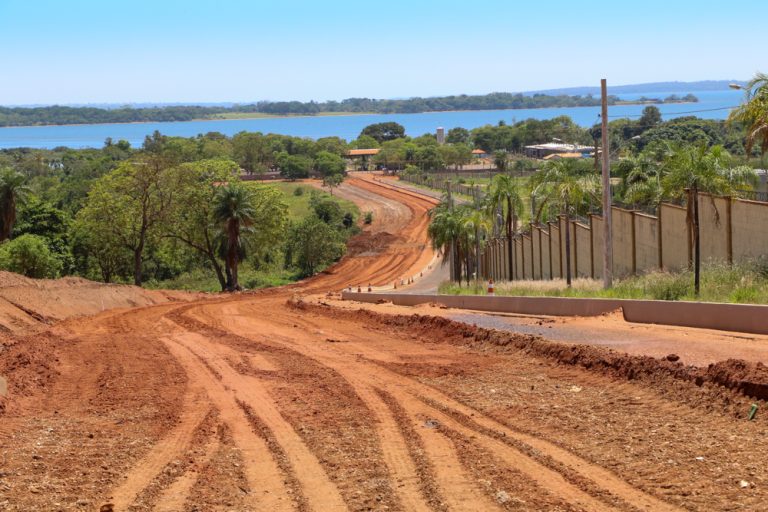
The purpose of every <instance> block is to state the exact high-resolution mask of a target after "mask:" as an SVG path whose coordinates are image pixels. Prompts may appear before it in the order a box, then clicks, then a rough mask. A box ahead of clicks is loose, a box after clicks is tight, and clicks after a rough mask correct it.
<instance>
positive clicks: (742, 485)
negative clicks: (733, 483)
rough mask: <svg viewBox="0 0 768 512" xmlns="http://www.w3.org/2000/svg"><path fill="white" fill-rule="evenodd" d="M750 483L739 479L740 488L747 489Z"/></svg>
mask: <svg viewBox="0 0 768 512" xmlns="http://www.w3.org/2000/svg"><path fill="white" fill-rule="evenodd" d="M750 485H751V484H750V483H749V482H747V481H746V480H741V481H740V482H739V487H741V488H742V489H748V488H749V487H750Z"/></svg>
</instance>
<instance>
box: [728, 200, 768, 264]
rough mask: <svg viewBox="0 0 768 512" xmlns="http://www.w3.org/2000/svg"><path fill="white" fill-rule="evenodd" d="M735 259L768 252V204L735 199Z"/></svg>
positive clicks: (733, 209) (752, 256) (757, 255)
mask: <svg viewBox="0 0 768 512" xmlns="http://www.w3.org/2000/svg"><path fill="white" fill-rule="evenodd" d="M731 211H732V215H733V258H734V261H738V260H742V259H751V258H757V257H759V256H763V255H765V254H768V205H766V203H758V202H753V201H734V203H733V206H732V210H731Z"/></svg>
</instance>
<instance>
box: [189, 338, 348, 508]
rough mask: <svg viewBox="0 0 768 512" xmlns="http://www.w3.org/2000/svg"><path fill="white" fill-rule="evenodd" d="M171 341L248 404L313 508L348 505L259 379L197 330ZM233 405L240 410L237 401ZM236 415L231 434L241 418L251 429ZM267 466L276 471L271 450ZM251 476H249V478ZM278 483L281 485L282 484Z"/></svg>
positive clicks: (233, 398)
mask: <svg viewBox="0 0 768 512" xmlns="http://www.w3.org/2000/svg"><path fill="white" fill-rule="evenodd" d="M174 342H175V343H178V344H179V345H180V346H183V347H184V348H185V349H186V350H187V351H188V352H189V353H190V354H194V355H195V356H196V357H200V358H202V359H204V360H205V361H206V362H207V363H208V364H210V365H211V366H212V367H213V368H214V369H215V370H216V371H217V372H219V374H220V375H221V377H222V381H221V383H220V384H221V386H222V388H223V389H224V392H225V393H227V395H228V397H229V401H230V402H233V401H236V400H239V401H241V402H243V403H245V404H247V405H248V406H249V407H250V408H251V410H252V411H254V412H255V413H256V414H257V415H258V418H259V419H260V420H261V421H262V422H263V423H264V424H265V425H266V426H267V427H268V428H269V429H270V431H271V432H272V434H273V435H274V437H275V439H276V440H277V442H278V444H279V445H280V446H281V447H282V449H283V450H285V453H286V454H287V456H288V458H289V460H290V461H291V465H292V469H293V473H294V475H295V477H296V479H297V480H298V481H299V482H300V484H301V490H302V493H303V494H304V496H306V499H307V501H308V503H310V506H311V507H312V508H313V509H315V510H323V511H324V510H328V511H331V510H346V509H347V507H346V505H345V504H344V501H343V500H342V498H341V495H340V494H339V491H338V489H337V488H336V487H335V486H334V485H333V483H331V481H330V480H329V479H328V476H327V474H326V473H325V471H324V470H323V468H322V466H321V465H320V463H319V462H318V460H317V458H316V457H315V456H314V455H313V454H312V453H311V452H310V451H309V449H308V448H307V447H306V445H305V444H304V443H303V442H302V440H301V438H300V437H299V436H298V435H297V434H296V432H295V431H294V430H293V428H292V427H291V425H290V424H289V423H288V422H287V421H286V420H285V419H284V418H283V417H282V415H281V414H280V411H279V410H278V409H277V407H276V406H275V404H274V401H273V400H272V398H271V397H270V396H269V393H268V392H267V391H266V389H265V388H264V387H263V385H262V384H261V382H259V380H258V379H255V378H253V377H249V376H244V375H241V374H239V373H238V372H237V371H236V370H235V369H234V368H232V367H231V366H229V364H227V363H226V360H225V359H224V358H223V357H221V355H219V354H217V350H216V349H217V347H216V344H215V343H213V342H211V341H209V340H208V339H207V338H205V337H203V336H202V335H200V334H197V333H187V334H185V335H183V336H174ZM227 406H228V407H227V408H228V409H231V408H232V404H231V403H230V404H227ZM234 408H235V409H238V410H242V408H241V407H240V406H239V405H238V404H237V403H236V402H235V404H234ZM238 416H241V417H240V418H238V421H237V422H236V424H234V425H233V424H230V428H232V429H233V435H234V430H235V428H242V426H243V425H242V423H243V422H244V423H245V426H246V427H247V428H248V429H249V430H250V422H249V421H248V420H247V418H243V417H242V416H243V414H242V413H241V414H238ZM251 432H252V431H251ZM259 440H260V443H259V444H260V445H261V447H263V450H265V451H268V450H269V449H268V447H267V446H266V444H265V443H264V441H263V440H261V438H259ZM238 446H240V447H241V449H242V446H241V445H240V443H238ZM249 462H250V461H249ZM249 466H250V464H249ZM270 466H272V473H273V475H277V474H279V471H277V470H276V467H277V466H276V463H275V462H274V460H272V456H271V454H270ZM259 473H260V472H259ZM257 474H258V473H257ZM250 480H251V479H250V478H249V482H250ZM280 487H283V486H282V485H281V486H280ZM285 491H286V489H284V488H283V489H281V492H282V495H283V496H285V495H287V493H285ZM270 510H271V509H270Z"/></svg>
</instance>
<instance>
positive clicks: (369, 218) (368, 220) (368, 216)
mask: <svg viewBox="0 0 768 512" xmlns="http://www.w3.org/2000/svg"><path fill="white" fill-rule="evenodd" d="M363 222H365V223H366V224H370V223H371V222H373V212H365V217H363Z"/></svg>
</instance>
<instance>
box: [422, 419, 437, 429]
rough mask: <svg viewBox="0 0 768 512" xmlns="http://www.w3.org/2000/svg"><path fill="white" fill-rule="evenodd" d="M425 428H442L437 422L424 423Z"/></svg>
mask: <svg viewBox="0 0 768 512" xmlns="http://www.w3.org/2000/svg"><path fill="white" fill-rule="evenodd" d="M424 426H425V427H427V428H437V427H439V426H440V423H439V422H438V421H437V420H427V421H425V422H424Z"/></svg>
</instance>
